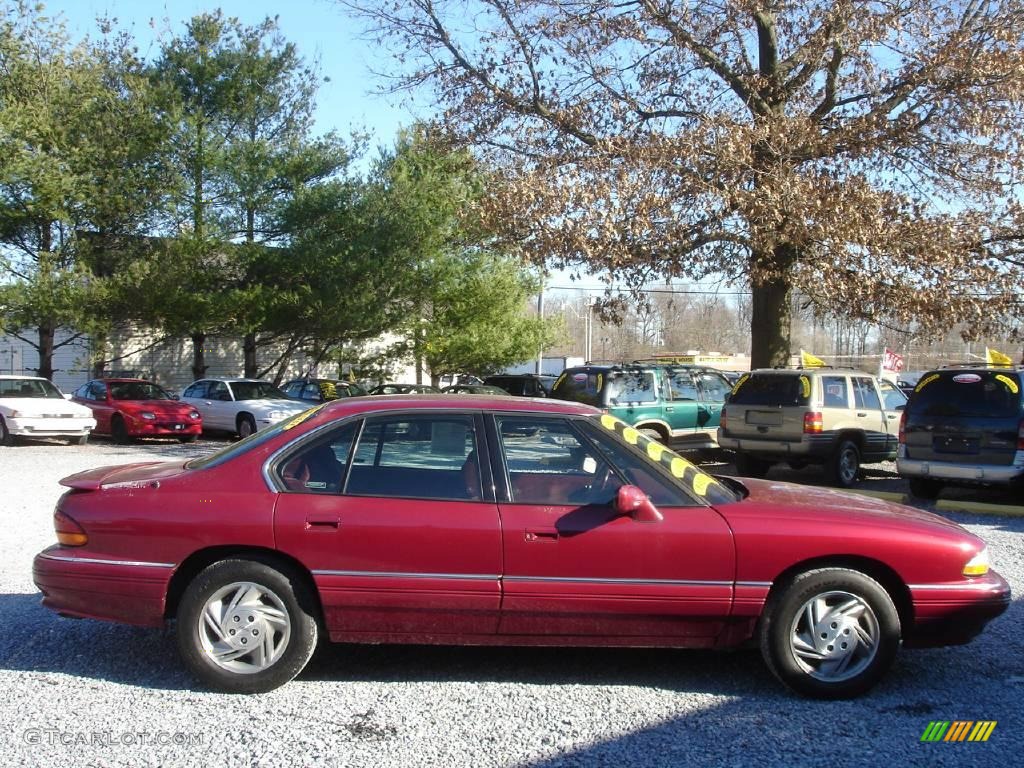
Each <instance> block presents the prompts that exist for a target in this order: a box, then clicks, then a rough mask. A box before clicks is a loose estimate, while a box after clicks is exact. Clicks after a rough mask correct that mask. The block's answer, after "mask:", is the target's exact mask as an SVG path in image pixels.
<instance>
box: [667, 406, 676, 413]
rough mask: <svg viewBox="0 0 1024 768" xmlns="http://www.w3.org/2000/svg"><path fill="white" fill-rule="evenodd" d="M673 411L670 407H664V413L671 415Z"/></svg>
mask: <svg viewBox="0 0 1024 768" xmlns="http://www.w3.org/2000/svg"><path fill="white" fill-rule="evenodd" d="M674 410H675V409H674V408H673V407H672V406H671V405H666V406H665V413H672V412H673V411H674Z"/></svg>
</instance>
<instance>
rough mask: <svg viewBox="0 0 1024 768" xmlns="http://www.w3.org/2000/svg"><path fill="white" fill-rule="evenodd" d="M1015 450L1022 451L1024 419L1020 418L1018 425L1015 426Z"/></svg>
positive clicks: (1023, 446)
mask: <svg viewBox="0 0 1024 768" xmlns="http://www.w3.org/2000/svg"><path fill="white" fill-rule="evenodd" d="M1017 450H1018V451H1024V419H1021V420H1020V426H1019V427H1018V428H1017Z"/></svg>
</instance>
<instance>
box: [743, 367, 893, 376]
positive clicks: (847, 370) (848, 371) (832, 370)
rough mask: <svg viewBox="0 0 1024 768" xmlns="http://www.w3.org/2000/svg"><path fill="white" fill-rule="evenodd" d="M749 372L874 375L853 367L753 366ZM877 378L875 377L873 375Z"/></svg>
mask: <svg viewBox="0 0 1024 768" xmlns="http://www.w3.org/2000/svg"><path fill="white" fill-rule="evenodd" d="M751 373H762V374H764V373H766V374H772V375H780V376H781V375H800V376H806V375H807V374H809V373H823V374H827V375H835V374H840V375H843V376H845V375H847V374H850V375H856V376H875V375H874V374H873V373H868V372H867V371H858V370H856V369H855V368H829V367H825V368H755V369H754V370H752V371H751ZM875 378H877V377H875Z"/></svg>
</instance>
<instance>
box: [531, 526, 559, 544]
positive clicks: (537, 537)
mask: <svg viewBox="0 0 1024 768" xmlns="http://www.w3.org/2000/svg"><path fill="white" fill-rule="evenodd" d="M523 538H524V539H526V541H540V542H544V541H548V542H550V541H557V540H558V531H556V530H555V529H554V528H543V529H538V530H535V531H526V532H525V533H524V535H523Z"/></svg>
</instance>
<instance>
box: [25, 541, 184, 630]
mask: <svg viewBox="0 0 1024 768" xmlns="http://www.w3.org/2000/svg"><path fill="white" fill-rule="evenodd" d="M174 567H175V565H174V564H173V563H147V562H135V561H129V560H121V559H116V558H110V559H106V558H102V557H97V556H92V555H86V554H84V553H80V552H79V551H78V550H75V549H72V548H67V547H61V546H59V545H54V546H52V547H50V548H48V549H44V550H43V551H42V552H40V553H39V554H38V555H36V557H35V560H34V561H33V563H32V580H33V581H34V582H35V584H36V586H37V587H38V588H39V591H40V592H42V593H43V606H44V607H45V608H49V609H50V610H52V611H55V612H56V613H58V614H60V615H61V616H70V617H74V618H86V619H101V620H104V621H116V622H120V623H123V624H134V625H137V626H143V627H159V626H161V625H163V622H164V606H165V600H166V596H167V586H168V583H169V582H170V579H171V576H172V575H173V573H174Z"/></svg>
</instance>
